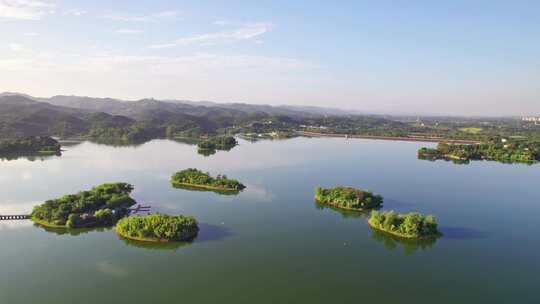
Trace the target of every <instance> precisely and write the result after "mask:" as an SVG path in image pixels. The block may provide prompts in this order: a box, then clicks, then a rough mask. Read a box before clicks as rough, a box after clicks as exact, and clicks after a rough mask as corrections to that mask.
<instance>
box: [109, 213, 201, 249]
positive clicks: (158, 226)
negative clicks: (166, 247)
mask: <svg viewBox="0 0 540 304" xmlns="http://www.w3.org/2000/svg"><path fill="white" fill-rule="evenodd" d="M116 232H117V233H118V234H119V235H120V236H122V237H124V238H127V239H130V240H135V241H146V242H179V241H190V240H193V239H194V238H195V237H196V236H197V233H198V232H199V226H198V223H197V220H195V218H193V217H191V216H184V215H176V216H172V215H164V214H151V215H144V216H130V217H126V218H123V219H121V220H120V221H118V223H117V224H116Z"/></svg>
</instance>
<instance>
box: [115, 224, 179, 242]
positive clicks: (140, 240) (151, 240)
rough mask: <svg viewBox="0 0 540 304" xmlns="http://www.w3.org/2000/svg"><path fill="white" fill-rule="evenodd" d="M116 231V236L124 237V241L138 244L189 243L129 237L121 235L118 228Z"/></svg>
mask: <svg viewBox="0 0 540 304" xmlns="http://www.w3.org/2000/svg"><path fill="white" fill-rule="evenodd" d="M114 231H115V232H116V234H118V236H120V237H122V238H124V239H127V240H132V241H138V242H146V243H183V242H187V241H171V240H167V239H155V238H143V237H135V236H128V235H125V234H123V233H121V232H120V231H118V230H117V229H116V228H115V229H114Z"/></svg>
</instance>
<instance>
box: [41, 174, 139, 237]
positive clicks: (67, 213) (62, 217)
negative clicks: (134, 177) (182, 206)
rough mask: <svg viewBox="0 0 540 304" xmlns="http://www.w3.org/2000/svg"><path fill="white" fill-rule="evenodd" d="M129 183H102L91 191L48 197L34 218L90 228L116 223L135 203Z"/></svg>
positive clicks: (51, 223)
mask: <svg viewBox="0 0 540 304" xmlns="http://www.w3.org/2000/svg"><path fill="white" fill-rule="evenodd" d="M132 190H133V186H132V185H130V184H127V183H113V184H103V185H99V186H96V187H94V188H92V189H91V190H89V191H81V192H79V193H77V194H71V195H65V196H63V197H60V198H57V199H52V200H48V201H46V202H45V203H43V204H41V205H38V206H36V207H34V209H33V210H32V214H31V217H32V220H33V221H34V222H35V223H37V224H40V225H43V226H48V227H64V228H89V227H107V226H112V225H114V224H115V223H116V222H117V221H118V220H119V219H121V218H122V217H124V216H126V215H127V214H128V213H129V207H131V206H133V205H135V204H136V202H135V200H133V199H132V198H131V197H130V196H129V194H130V193H131V191H132Z"/></svg>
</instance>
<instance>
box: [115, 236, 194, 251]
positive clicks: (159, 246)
mask: <svg viewBox="0 0 540 304" xmlns="http://www.w3.org/2000/svg"><path fill="white" fill-rule="evenodd" d="M118 239H119V240H121V241H122V242H124V244H126V245H127V246H128V247H136V248H143V249H150V250H175V251H176V250H178V249H179V248H182V247H187V246H190V245H191V244H192V243H193V241H188V242H143V241H135V240H130V239H126V238H124V237H122V236H120V235H119V236H118Z"/></svg>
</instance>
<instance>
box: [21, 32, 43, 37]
mask: <svg viewBox="0 0 540 304" xmlns="http://www.w3.org/2000/svg"><path fill="white" fill-rule="evenodd" d="M23 35H24V36H28V37H35V36H39V33H36V32H27V33H24V34H23Z"/></svg>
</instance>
